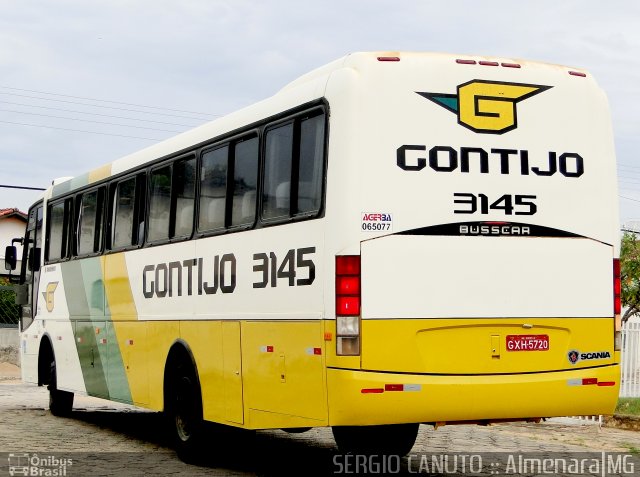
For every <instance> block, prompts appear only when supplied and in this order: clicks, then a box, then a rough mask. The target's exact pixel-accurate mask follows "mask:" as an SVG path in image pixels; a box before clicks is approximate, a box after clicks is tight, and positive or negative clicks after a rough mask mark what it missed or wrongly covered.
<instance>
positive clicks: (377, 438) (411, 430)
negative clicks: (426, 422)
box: [332, 424, 420, 457]
mask: <svg viewBox="0 0 640 477" xmlns="http://www.w3.org/2000/svg"><path fill="white" fill-rule="evenodd" d="M419 426H420V425H419V424H387V425H382V426H334V427H333V428H332V431H333V438H334V439H335V441H336V444H337V445H338V449H339V450H340V452H343V453H345V454H362V455H397V456H400V457H402V456H404V455H407V454H408V453H409V452H410V451H411V449H412V448H413V445H414V444H415V442H416V437H417V436H418V428H419Z"/></svg>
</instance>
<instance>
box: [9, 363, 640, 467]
mask: <svg viewBox="0 0 640 477" xmlns="http://www.w3.org/2000/svg"><path fill="white" fill-rule="evenodd" d="M2 374H3V373H2V369H1V368H0V476H4V475H9V473H8V470H9V467H8V465H7V462H9V463H11V461H7V460H5V459H6V458H7V457H8V454H7V453H12V454H13V458H14V459H17V458H18V457H17V456H21V455H24V454H26V453H28V454H29V456H30V457H33V455H38V456H39V458H45V457H46V456H51V455H53V456H55V457H56V458H59V459H64V458H67V459H72V461H73V463H72V465H70V466H68V467H66V468H65V469H64V470H65V471H66V475H94V476H98V475H106V476H128V475H234V476H249V475H251V476H252V475H265V476H266V475H269V476H270V475H273V476H277V475H332V474H333V473H334V472H340V471H342V472H347V471H348V472H352V473H355V471H360V472H362V470H363V469H368V470H371V469H372V468H371V467H366V468H364V467H360V468H359V467H354V465H353V464H354V463H355V462H354V461H350V462H349V461H348V460H345V459H346V457H345V456H342V455H340V454H338V451H337V450H336V448H335V445H334V442H333V438H332V435H331V431H330V430H329V429H313V430H311V431H308V432H305V433H301V434H287V433H285V432H282V431H259V432H257V433H249V432H242V433H237V435H236V434H231V435H228V434H225V435H224V437H223V438H222V439H220V435H219V434H218V438H219V440H218V441H214V443H213V444H212V446H211V448H212V452H211V455H210V456H204V457H203V464H202V465H201V466H192V465H187V464H184V463H182V462H181V461H180V460H178V458H177V457H176V456H175V454H174V452H173V451H172V450H171V449H170V447H169V443H168V438H167V436H166V434H165V432H164V426H163V421H162V418H161V415H160V414H159V413H155V412H149V411H144V410H141V409H138V408H135V407H132V406H126V405H121V404H116V403H112V402H108V401H103V400H100V399H94V398H87V397H81V396H76V400H75V403H74V411H73V413H72V415H71V417H69V418H56V417H54V416H52V415H51V414H50V412H49V411H48V410H47V406H48V394H47V391H46V388H44V387H41V388H38V387H36V386H30V385H29V386H27V385H24V384H22V383H21V382H20V380H19V379H18V378H17V377H15V376H14V377H11V376H7V373H4V377H3V376H2ZM212 436H213V438H215V436H216V434H213V435H212ZM221 440H222V441H223V442H221ZM596 451H597V452H602V451H606V452H625V453H631V454H634V455H635V457H634V458H637V457H638V453H640V433H637V432H633V431H625V430H617V429H609V428H602V429H600V428H598V426H597V425H594V424H590V425H584V424H578V423H575V422H574V421H573V420H569V419H553V420H550V421H547V422H545V423H541V424H522V423H519V424H498V425H492V426H487V427H482V426H471V425H465V426H445V427H441V428H439V429H437V430H434V429H433V427H431V426H426V425H425V426H421V428H420V434H419V436H418V441H417V442H416V445H415V447H414V449H413V451H412V454H414V457H415V458H419V457H420V456H421V455H431V454H434V453H447V454H459V455H462V454H464V455H468V454H473V453H483V452H484V453H486V452H507V453H522V452H526V453H537V454H539V455H540V454H541V455H552V456H556V455H565V456H571V455H577V454H575V453H580V452H596ZM3 453H4V454H3ZM349 457H353V456H349ZM398 462H399V463H400V471H401V472H400V473H401V475H402V474H404V475H410V474H412V473H415V472H418V470H419V469H418V465H417V462H418V461H416V460H414V461H413V463H412V462H411V461H409V460H408V458H404V459H402V460H400V459H396V461H394V462H390V463H389V464H390V467H389V468H388V469H386V470H387V471H389V470H391V471H395V470H396V468H395V466H394V465H391V464H397V463H398ZM349 464H350V465H349ZM412 465H413V466H414V467H412ZM637 469H638V470H637V474H640V465H637ZM383 470H385V469H384V468H382V467H373V472H377V473H379V474H383V475H384V474H385V473H386V474H388V473H390V472H383ZM485 470H486V469H485ZM14 471H15V468H14ZM492 473H495V472H489V471H487V472H486V473H485V474H483V475H491V474H492ZM637 474H636V475H637ZM15 475H18V474H15ZM54 475H55V474H54ZM423 475H442V473H440V474H438V473H435V474H434V473H431V474H429V473H426V474H425V473H423ZM476 475H477V474H476ZM632 475H633V474H632Z"/></svg>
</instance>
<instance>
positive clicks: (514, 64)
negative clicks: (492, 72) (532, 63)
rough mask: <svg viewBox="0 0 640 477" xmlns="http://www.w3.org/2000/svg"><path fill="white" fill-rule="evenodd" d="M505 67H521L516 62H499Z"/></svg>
mask: <svg viewBox="0 0 640 477" xmlns="http://www.w3.org/2000/svg"><path fill="white" fill-rule="evenodd" d="M501 66H504V67H505V68H522V66H520V65H519V64H518V63H501Z"/></svg>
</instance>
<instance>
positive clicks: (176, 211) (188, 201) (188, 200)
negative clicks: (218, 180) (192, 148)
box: [171, 158, 196, 238]
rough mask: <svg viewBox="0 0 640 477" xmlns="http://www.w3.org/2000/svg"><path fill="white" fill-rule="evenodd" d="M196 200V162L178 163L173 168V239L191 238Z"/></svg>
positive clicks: (193, 160)
mask: <svg viewBox="0 0 640 477" xmlns="http://www.w3.org/2000/svg"><path fill="white" fill-rule="evenodd" d="M195 198H196V160H195V158H193V159H187V160H180V161H176V163H175V164H174V166H173V198H172V207H171V211H172V214H173V215H174V217H175V220H174V223H175V226H174V230H173V233H172V237H185V238H186V237H190V236H191V233H192V232H193V211H194V205H195Z"/></svg>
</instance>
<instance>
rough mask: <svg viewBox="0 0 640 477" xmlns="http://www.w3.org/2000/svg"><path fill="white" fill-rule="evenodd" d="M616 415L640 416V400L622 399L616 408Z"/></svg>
mask: <svg viewBox="0 0 640 477" xmlns="http://www.w3.org/2000/svg"><path fill="white" fill-rule="evenodd" d="M615 412H616V414H627V415H631V416H640V398H620V399H618V405H617V406H616V411H615Z"/></svg>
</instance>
